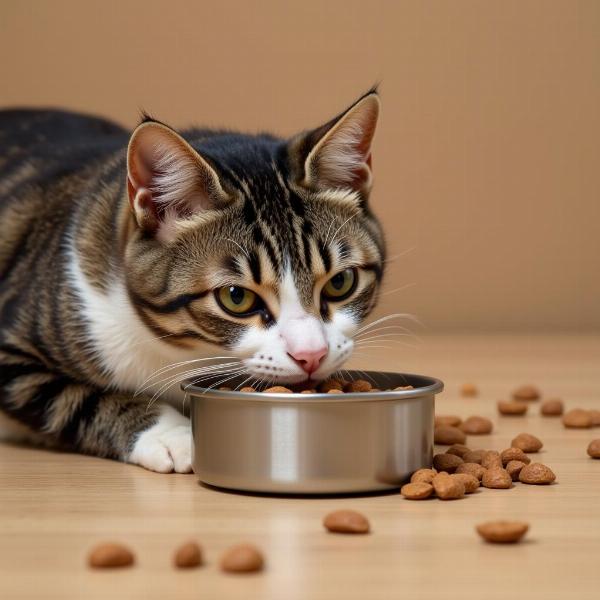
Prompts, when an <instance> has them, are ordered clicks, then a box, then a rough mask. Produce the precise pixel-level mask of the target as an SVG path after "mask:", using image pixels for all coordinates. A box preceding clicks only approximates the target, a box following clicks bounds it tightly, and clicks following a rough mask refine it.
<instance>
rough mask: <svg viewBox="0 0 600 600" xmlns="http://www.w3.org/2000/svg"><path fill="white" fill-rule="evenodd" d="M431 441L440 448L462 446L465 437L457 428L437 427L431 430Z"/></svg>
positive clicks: (448, 426)
mask: <svg viewBox="0 0 600 600" xmlns="http://www.w3.org/2000/svg"><path fill="white" fill-rule="evenodd" d="M433 441H434V442H435V443H436V444H441V445H442V446H451V445H453V444H464V443H465V442H466V441H467V436H466V434H465V433H464V432H462V431H461V430H460V429H459V428H458V427H452V426H451V425H438V426H436V427H435V429H434V430H433Z"/></svg>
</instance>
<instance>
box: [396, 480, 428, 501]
mask: <svg viewBox="0 0 600 600" xmlns="http://www.w3.org/2000/svg"><path fill="white" fill-rule="evenodd" d="M400 493H401V494H402V495H403V496H404V497H405V498H406V499H408V500H424V499H425V498H429V496H431V494H433V486H432V485H431V484H430V483H425V482H422V481H420V482H416V483H406V484H404V485H403V486H402V488H401V489H400Z"/></svg>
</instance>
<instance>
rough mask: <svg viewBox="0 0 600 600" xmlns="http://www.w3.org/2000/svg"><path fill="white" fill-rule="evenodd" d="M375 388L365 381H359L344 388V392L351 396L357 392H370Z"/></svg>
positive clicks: (352, 382)
mask: <svg viewBox="0 0 600 600" xmlns="http://www.w3.org/2000/svg"><path fill="white" fill-rule="evenodd" d="M372 388H373V386H372V385H371V384H370V383H369V382H368V381H365V380H364V379H357V380H356V381H351V382H350V383H347V384H346V385H345V386H344V391H345V392H348V393H350V394H352V393H356V392H369V391H371V389H372Z"/></svg>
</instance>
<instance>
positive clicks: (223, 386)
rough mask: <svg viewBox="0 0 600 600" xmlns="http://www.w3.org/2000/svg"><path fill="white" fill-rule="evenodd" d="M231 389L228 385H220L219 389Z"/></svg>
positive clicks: (225, 390) (224, 390) (226, 390)
mask: <svg viewBox="0 0 600 600" xmlns="http://www.w3.org/2000/svg"><path fill="white" fill-rule="evenodd" d="M231 389H232V388H230V387H229V386H228V385H222V386H221V387H220V388H219V390H221V391H222V392H231Z"/></svg>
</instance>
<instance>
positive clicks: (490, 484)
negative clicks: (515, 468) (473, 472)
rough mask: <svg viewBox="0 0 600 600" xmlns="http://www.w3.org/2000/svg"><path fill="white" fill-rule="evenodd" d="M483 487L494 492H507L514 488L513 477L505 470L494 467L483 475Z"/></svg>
mask: <svg viewBox="0 0 600 600" xmlns="http://www.w3.org/2000/svg"><path fill="white" fill-rule="evenodd" d="M481 485H483V486H484V487H486V488H491V489H494V490H506V489H508V488H510V487H512V477H511V476H510V475H509V474H508V473H507V471H505V470H504V469H501V468H499V467H493V468H492V469H488V470H487V471H486V472H485V473H484V474H483V477H482V478H481Z"/></svg>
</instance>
